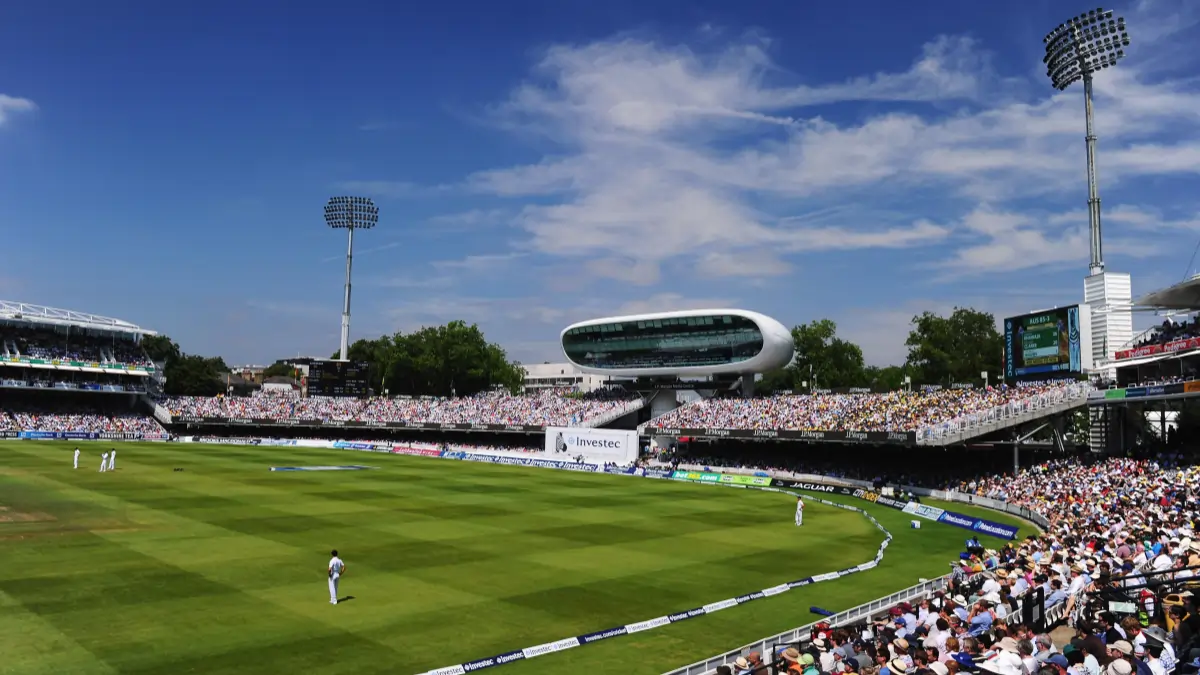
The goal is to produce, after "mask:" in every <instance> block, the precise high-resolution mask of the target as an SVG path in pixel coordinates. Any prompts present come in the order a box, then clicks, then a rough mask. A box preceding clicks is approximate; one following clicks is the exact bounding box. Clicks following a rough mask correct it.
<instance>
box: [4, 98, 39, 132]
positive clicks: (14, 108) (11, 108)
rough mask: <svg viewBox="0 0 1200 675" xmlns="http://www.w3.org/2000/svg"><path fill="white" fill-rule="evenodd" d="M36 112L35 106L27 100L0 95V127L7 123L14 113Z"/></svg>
mask: <svg viewBox="0 0 1200 675" xmlns="http://www.w3.org/2000/svg"><path fill="white" fill-rule="evenodd" d="M35 110H37V104H36V103H34V102H33V101H30V100H29V99H27V98H20V97H17V96H9V95H7V94H0V126H3V125H4V124H5V123H6V122H8V120H9V118H10V117H11V116H12V115H13V114H14V113H27V112H33V111H35Z"/></svg>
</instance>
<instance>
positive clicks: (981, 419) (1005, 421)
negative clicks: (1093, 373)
mask: <svg viewBox="0 0 1200 675" xmlns="http://www.w3.org/2000/svg"><path fill="white" fill-rule="evenodd" d="M1092 389H1093V387H1092V385H1091V384H1090V383H1086V382H1080V383H1078V384H1073V385H1071V386H1069V387H1066V388H1064V389H1061V390H1058V391H1054V392H1050V393H1048V394H1041V395H1039V396H1034V397H1033V398H1029V399H1025V400H1022V401H1014V402H1013V403H1009V404H1007V405H1003V406H1000V407H998V408H993V409H991V410H988V411H985V412H981V413H975V414H972V415H964V416H962V417H959V418H957V419H953V420H950V421H949V422H944V423H942V424H938V425H935V426H932V427H926V428H924V429H921V430H920V431H918V432H917V445H935V446H941V445H953V444H955V443H961V442H963V441H966V440H968V439H971V438H975V437H976V436H983V435H984V434H990V433H992V432H994V431H999V430H1001V429H1007V428H1009V427H1015V426H1018V425H1021V424H1025V423H1026V422H1032V421H1034V420H1037V419H1040V418H1043V417H1049V416H1051V415H1057V414H1059V413H1063V412H1066V411H1068V410H1073V409H1075V408H1079V407H1082V406H1085V405H1087V399H1088V393H1089V392H1090V391H1092Z"/></svg>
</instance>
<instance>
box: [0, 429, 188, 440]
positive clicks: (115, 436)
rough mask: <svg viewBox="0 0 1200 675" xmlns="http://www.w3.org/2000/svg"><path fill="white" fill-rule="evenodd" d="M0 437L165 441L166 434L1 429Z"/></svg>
mask: <svg viewBox="0 0 1200 675" xmlns="http://www.w3.org/2000/svg"><path fill="white" fill-rule="evenodd" d="M0 438H4V439H19V440H26V441H165V440H167V438H169V437H168V436H167V435H166V434H142V433H131V432H115V431H0Z"/></svg>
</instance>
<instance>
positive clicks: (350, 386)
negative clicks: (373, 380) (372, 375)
mask: <svg viewBox="0 0 1200 675" xmlns="http://www.w3.org/2000/svg"><path fill="white" fill-rule="evenodd" d="M369 394H370V391H369V381H368V365H367V363H366V362H365V361H313V362H312V363H311V364H310V365H309V366H308V395H309V396H368V395H369Z"/></svg>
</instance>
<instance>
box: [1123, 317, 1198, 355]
mask: <svg viewBox="0 0 1200 675" xmlns="http://www.w3.org/2000/svg"><path fill="white" fill-rule="evenodd" d="M1196 337H1200V318H1193V319H1191V320H1190V321H1184V322H1181V323H1176V322H1174V321H1172V320H1171V319H1167V320H1165V321H1163V322H1162V323H1161V324H1160V325H1158V326H1156V327H1155V328H1153V329H1152V331H1151V332H1150V334H1149V335H1147V336H1146V337H1145V338H1143V339H1142V340H1139V341H1138V342H1137V343H1135V344H1134V349H1138V348H1141V347H1149V346H1151V345H1165V344H1169V343H1171V342H1178V341H1179V340H1188V339H1191V338H1196Z"/></svg>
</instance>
